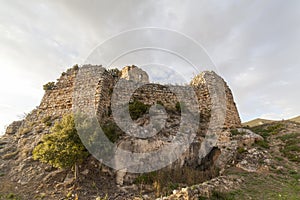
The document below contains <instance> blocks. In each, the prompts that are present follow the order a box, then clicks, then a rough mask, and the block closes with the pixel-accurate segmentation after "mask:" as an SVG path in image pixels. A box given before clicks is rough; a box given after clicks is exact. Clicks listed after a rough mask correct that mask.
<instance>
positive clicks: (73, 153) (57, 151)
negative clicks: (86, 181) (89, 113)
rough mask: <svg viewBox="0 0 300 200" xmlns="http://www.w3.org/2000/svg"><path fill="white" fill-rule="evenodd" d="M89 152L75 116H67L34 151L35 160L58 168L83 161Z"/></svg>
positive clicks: (44, 137)
mask: <svg viewBox="0 0 300 200" xmlns="http://www.w3.org/2000/svg"><path fill="white" fill-rule="evenodd" d="M87 156H88V151H87V150H86V148H85V147H84V145H83V144H82V142H81V140H80V138H79V136H78V134H77V131H76V128H75V122H74V116H73V115H66V116H64V117H63V118H62V120H61V121H60V122H57V123H56V124H55V125H54V127H53V128H52V129H51V133H50V134H48V135H45V136H43V138H42V143H40V144H38V145H37V146H36V147H35V148H34V150H33V159H35V160H40V161H41V162H44V163H48V164H50V165H52V166H53V167H56V168H69V167H72V166H75V165H76V164H78V163H80V162H82V161H83V159H84V158H86V157H87Z"/></svg>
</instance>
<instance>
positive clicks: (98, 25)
mask: <svg viewBox="0 0 300 200" xmlns="http://www.w3.org/2000/svg"><path fill="white" fill-rule="evenodd" d="M168 2H170V3H168ZM0 3H1V7H0V11H1V13H2V14H1V17H0V33H1V34H0V42H1V47H0V57H1V60H0V65H1V70H2V73H1V74H0V83H1V86H0V94H1V99H0V113H1V115H0V135H1V134H3V133H4V131H5V130H4V126H7V125H9V124H10V123H12V122H13V121H17V120H19V119H20V118H22V115H24V113H28V112H30V111H31V110H33V109H34V108H35V107H36V106H38V105H39V103H40V101H41V99H42V97H43V94H44V91H43V88H42V86H43V85H44V84H45V83H47V82H49V81H55V80H56V79H57V78H58V77H59V76H60V74H61V73H62V72H63V71H65V70H66V69H67V68H70V67H72V66H73V65H74V64H76V63H78V64H84V63H85V61H86V59H87V58H88V57H89V55H90V52H91V51H92V50H93V49H95V47H97V46H98V45H99V44H103V43H104V42H106V41H108V40H109V39H110V38H111V37H113V36H115V35H118V34H119V33H122V32H126V31H129V30H134V29H138V28H143V27H156V28H159V29H162V30H163V29H167V30H174V31H176V32H178V33H182V35H185V36H187V37H188V38H192V39H193V40H194V41H196V42H197V43H198V44H200V46H201V48H202V50H203V52H204V53H203V55H206V56H207V57H209V59H210V61H211V62H212V63H213V64H215V66H210V65H209V62H208V61H205V59H204V57H201V59H200V58H199V60H201V66H209V67H208V69H214V70H216V73H217V74H219V75H220V76H221V77H222V78H223V79H224V80H225V81H226V82H227V84H228V85H229V87H230V89H231V90H232V92H233V96H234V100H235V102H236V104H237V108H238V111H239V115H240V118H241V120H242V122H246V121H250V120H253V119H256V118H262V119H270V120H282V119H290V118H293V117H297V116H299V115H300V105H299V104H298V100H299V98H300V94H299V93H298V92H297V91H298V88H297V86H298V85H299V84H300V80H299V78H298V74H299V73H300V68H299V67H298V65H299V63H300V57H299V56H298V52H299V51H300V42H299V40H300V28H299V27H300V21H299V20H297V19H299V18H300V13H299V12H298V11H299V8H300V2H299V1H290V2H289V3H288V4H287V3H286V2H284V1H279V0H276V1H270V0H269V1H264V2H261V1H243V2H236V1H227V2H222V3H220V2H218V1H209V2H206V1H203V2H199V1H189V2H184V3H183V2H180V1H172V2H171V1H164V2H152V1H151V2H137V1H128V2H126V3H124V2H117V3H116V2H110V1H107V2H106V3H105V2H90V3H86V2H81V1H73V3H72V4H71V5H70V4H68V3H67V2H63V1H62V2H53V1H43V2H38V3H37V2H34V1H26V2H22V1H14V2H12V1H10V2H8V1H1V2H0ZM104 4H105V6H104ZM116 5H118V6H116ZM82 8H84V9H82ZM199 10H203V12H199ZM124 13H126V14H125V15H124ZM254 13H255V14H254ZM278 13H280V15H279V14H278ZM212 14H213V15H212ZM150 38H151V39H152V40H153V39H155V42H157V43H163V42H166V41H167V42H168V41H172V40H171V39H170V40H166V38H164V37H162V38H159V37H156V36H153V37H150ZM168 38H169V37H168ZM135 39H136V38H135ZM172 39H174V40H175V39H176V40H178V38H177V36H174V37H173V38H172ZM131 42H133V41H132V40H128V43H127V42H126V43H122V45H121V46H118V47H116V48H115V49H113V51H117V50H118V48H123V46H124V47H128V46H129V45H130V43H131ZM137 42H138V41H137ZM172 45H173V46H176V44H172ZM187 47H189V48H187ZM187 47H184V46H183V47H176V48H178V49H180V48H181V49H180V50H185V51H186V52H187V53H189V54H191V58H195V59H196V58H198V56H199V54H196V55H193V52H198V50H197V49H196V47H191V46H190V45H189V46H187ZM134 55H135V56H136V57H139V59H136V57H134V56H131V57H130V56H127V57H124V58H121V59H120V60H119V61H118V62H115V63H113V66H120V67H121V66H122V64H124V63H132V62H135V63H137V66H139V64H141V65H145V67H148V68H149V69H151V70H153V71H154V72H156V71H159V70H163V75H165V76H167V75H168V76H170V77H172V78H173V80H174V77H176V76H173V75H174V74H172V73H170V70H169V69H168V68H167V67H165V66H164V67H162V66H161V65H155V64H153V63H150V61H149V63H150V64H151V65H150V64H149V63H148V66H147V62H148V60H147V59H149V60H151V59H152V61H157V60H160V59H164V61H165V62H166V63H168V65H167V66H172V70H175V71H176V70H177V71H179V74H181V73H183V72H185V70H186V69H187V64H186V63H185V62H183V61H180V60H176V59H175V58H174V56H173V57H172V56H169V55H168V56H165V55H163V54H162V53H161V52H153V51H152V50H149V51H147V52H142V53H141V52H137V53H136V54H134ZM149 55H150V56H149ZM201 56H202V54H201ZM146 61H147V62H146ZM145 63H146V64H145ZM155 63H156V62H155ZM99 64H102V63H99ZM103 64H104V63H103ZM132 64H134V63H132ZM201 66H199V68H201ZM202 68H203V67H202ZM202 68H201V70H203V69H202ZM204 69H206V68H204ZM155 70H156V71H155ZM159 72H160V73H162V71H159ZM193 73H195V71H193V70H189V71H188V72H186V74H185V75H186V76H185V77H190V76H191V75H192V74H193ZM165 76H159V77H158V79H157V81H166V80H165Z"/></svg>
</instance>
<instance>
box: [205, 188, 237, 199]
mask: <svg viewBox="0 0 300 200" xmlns="http://www.w3.org/2000/svg"><path fill="white" fill-rule="evenodd" d="M210 199H211V200H233V199H234V196H233V195H232V194H230V193H224V192H219V191H215V190H214V191H212V195H211V198H210Z"/></svg>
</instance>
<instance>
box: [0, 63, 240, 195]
mask: <svg viewBox="0 0 300 200" xmlns="http://www.w3.org/2000/svg"><path fill="white" fill-rule="evenodd" d="M85 67H87V68H88V67H95V66H85ZM98 68H99V69H100V71H101V76H99V78H98V82H97V85H96V91H95V95H94V96H95V98H94V100H93V102H92V103H93V104H94V105H95V108H96V109H95V112H96V113H97V116H98V120H99V121H100V124H105V123H108V122H111V121H113V117H112V115H111V109H112V108H111V97H112V92H113V90H114V87H115V86H116V84H117V82H118V81H119V80H121V79H123V80H125V82H124V84H125V85H123V86H125V87H122V88H123V89H122V90H124V91H123V92H122V93H118V94H117V95H119V96H117V97H118V99H119V100H120V101H122V99H126V98H127V97H124V96H122V94H125V93H126V90H127V89H128V88H127V87H126V84H130V83H131V82H132V81H140V82H141V83H146V84H145V85H144V86H142V87H140V88H138V89H137V90H135V91H134V92H133V95H132V96H131V97H130V102H133V101H136V100H138V101H140V102H143V103H144V104H145V105H146V106H149V107H151V106H153V105H156V104H161V105H162V106H163V107H165V108H166V110H167V119H166V124H165V127H164V128H163V129H162V130H161V131H160V132H159V133H158V134H157V135H155V136H154V137H153V138H152V139H151V140H147V139H134V138H132V137H127V136H126V134H125V133H123V132H122V131H121V133H118V134H119V135H120V137H119V138H118V140H117V143H118V145H119V146H120V147H122V148H124V149H126V150H129V151H132V152H143V151H151V150H154V149H157V148H160V147H161V146H163V145H164V144H166V143H168V141H169V140H170V138H172V137H173V136H174V134H176V131H178V129H179V125H180V120H181V118H180V112H179V111H178V110H176V107H178V106H177V104H178V103H180V98H183V97H180V96H179V97H178V96H176V94H175V93H174V88H177V89H178V88H180V90H182V91H184V89H185V88H184V87H186V86H171V85H166V86H164V85H159V84H153V83H149V79H148V75H147V74H146V73H145V72H144V71H143V70H141V69H139V68H137V67H135V66H130V67H125V68H124V69H123V70H121V71H120V72H119V71H113V70H106V69H105V68H103V67H101V66H98ZM79 70H80V69H77V68H73V69H69V70H68V71H67V72H65V73H63V74H62V75H61V77H60V78H59V79H58V80H57V82H56V84H55V86H54V87H52V88H51V89H49V90H46V91H45V95H44V97H43V99H42V101H41V103H40V105H39V106H38V107H37V108H36V109H34V110H33V111H32V112H31V113H29V114H28V115H27V116H26V118H25V119H24V120H22V121H17V122H13V123H12V124H11V125H10V126H9V127H8V128H7V131H6V134H5V135H4V136H3V137H2V138H1V144H0V145H1V148H0V155H1V159H0V172H1V173H2V174H3V177H1V179H3V180H4V181H5V182H6V183H7V185H5V186H4V185H2V186H0V190H4V189H5V188H6V189H7V188H10V189H11V190H18V188H19V189H20V188H21V190H24V191H25V190H27V191H37V193H40V191H43V190H44V189H46V188H48V187H51V186H53V184H54V183H53V181H56V183H55V184H54V185H55V186H56V187H58V188H59V182H66V181H68V177H69V176H70V175H69V174H68V172H67V171H61V170H60V171H57V170H56V169H53V168H52V167H50V166H48V165H46V164H41V163H39V162H37V161H34V160H33V159H32V150H33V149H34V147H35V146H36V145H37V144H38V143H39V142H40V139H41V137H42V136H43V135H44V134H48V133H49V130H50V128H51V127H52V126H53V124H54V123H55V122H56V121H58V120H60V119H61V117H62V116H63V115H65V114H67V113H71V112H72V107H73V106H74V87H75V79H76V76H77V74H78V72H79ZM87 73H88V72H87ZM84 81H85V83H82V84H86V83H87V82H88V81H87V80H84ZM217 83H218V84H222V85H223V86H224V101H223V104H222V106H223V107H224V111H225V112H223V115H224V116H223V117H224V121H223V122H222V124H221V127H219V128H218V130H215V129H213V128H211V127H212V126H213V125H214V123H215V122H218V121H222V120H220V119H221V118H222V116H221V115H222V114H220V115H219V114H218V112H219V111H218V112H216V113H213V112H212V110H213V109H215V108H214V107H213V106H214V105H213V100H214V98H215V96H213V95H215V94H216V93H218V92H220V91H215V93H212V92H211V88H213V86H214V84H217ZM77 84H81V83H78V82H77ZM189 87H190V88H192V89H193V90H194V91H195V94H196V97H197V100H198V102H199V105H197V104H196V105H186V106H187V107H193V108H195V109H196V110H197V108H198V110H197V111H196V112H198V113H199V114H200V119H199V120H200V121H199V124H200V125H199V128H198V130H197V136H196V137H195V139H194V141H193V143H192V144H191V146H190V147H189V149H188V150H187V151H186V152H185V153H184V154H183V155H182V156H181V157H180V158H179V160H178V161H176V162H175V164H173V165H172V166H173V167H174V168H175V166H176V168H177V167H178V166H179V167H184V166H188V167H192V168H194V169H200V170H201V169H202V170H206V169H208V168H210V167H211V166H217V167H219V168H221V169H224V168H225V166H226V165H227V164H228V163H230V162H231V161H232V160H233V159H234V155H235V150H236V148H237V144H236V142H235V141H232V140H231V138H230V132H229V129H230V128H236V127H240V126H241V121H240V118H239V114H238V111H237V108H236V105H235V103H234V99H233V95H232V93H231V90H230V88H229V87H228V86H227V84H226V82H225V81H224V80H223V79H222V78H221V77H220V76H218V75H217V74H216V73H214V72H203V73H201V74H199V75H197V76H196V77H195V78H194V79H193V80H192V81H191V83H190V85H189ZM183 96H184V95H183ZM184 98H188V97H186V96H184ZM75 100H76V99H75ZM82 104H85V102H82ZM195 106H196V107H195ZM218 109H219V108H217V109H216V110H218ZM169 111H170V112H169ZM134 121H135V123H136V124H138V125H139V126H144V125H147V124H149V115H148V114H147V113H146V114H145V115H143V116H141V117H140V118H139V119H137V120H134ZM208 130H213V131H216V132H215V134H217V135H218V140H217V142H216V144H214V145H213V146H212V147H211V148H209V151H210V152H207V154H205V155H206V157H201V156H199V155H200V152H202V151H207V150H205V149H204V150H203V147H202V146H201V144H202V142H203V141H205V136H206V134H207V133H208ZM86 166H88V167H87V170H88V171H87V172H86V173H87V174H88V173H90V172H91V171H93V173H95V172H97V173H98V172H99V173H100V172H102V171H103V169H104V168H105V167H104V166H102V165H101V163H100V162H98V161H97V160H95V159H93V158H92V157H91V158H89V159H88V160H87V161H86V162H85V167H86ZM172 166H171V167H170V168H172ZM81 170H83V166H82V169H81ZM108 171H109V173H111V174H116V176H117V177H116V178H117V181H118V182H119V183H120V184H121V183H123V182H124V181H125V182H126V181H129V182H132V181H133V179H134V178H135V177H133V178H132V176H131V174H128V173H127V174H126V173H124V171H122V173H121V174H120V173H118V172H115V171H114V170H111V169H110V170H108ZM125 172H126V171H125ZM99 173H98V174H99ZM90 174H91V173H90ZM37 183H38V184H37ZM57 185H58V186H57ZM111 187H112V188H113V186H111ZM116 190H117V189H116ZM25 198H26V197H25Z"/></svg>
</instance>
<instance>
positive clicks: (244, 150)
mask: <svg viewBox="0 0 300 200" xmlns="http://www.w3.org/2000/svg"><path fill="white" fill-rule="evenodd" d="M246 151H247V150H246V149H245V148H243V147H238V149H237V152H238V153H239V154H242V153H244V152H246Z"/></svg>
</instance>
